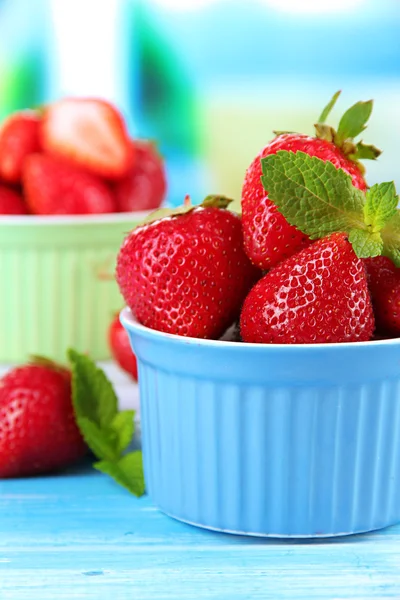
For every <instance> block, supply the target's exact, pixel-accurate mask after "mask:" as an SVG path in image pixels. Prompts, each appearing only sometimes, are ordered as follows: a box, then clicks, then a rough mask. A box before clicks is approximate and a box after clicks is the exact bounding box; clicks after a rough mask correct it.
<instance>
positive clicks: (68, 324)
mask: <svg viewBox="0 0 400 600" xmlns="http://www.w3.org/2000/svg"><path fill="white" fill-rule="evenodd" d="M146 214H147V213H139V212H138V213H119V214H109V215H95V216H94V215H88V216H62V217H59V216H57V217H56V216H55V217H53V216H46V217H33V216H26V217H25V216H23V217H20V216H12V217H11V216H10V217H8V216H0V281H1V294H0V332H1V336H0V363H10V364H12V363H18V362H21V361H24V360H26V358H27V356H28V355H29V354H43V355H45V356H48V357H50V358H53V359H56V360H65V352H66V349H67V348H69V347H74V348H76V349H77V350H80V351H83V352H89V353H90V354H91V356H92V357H93V358H94V359H105V358H108V356H109V350H108V347H107V338H106V332H107V328H108V325H109V323H110V321H111V319H112V316H113V314H115V313H116V312H119V311H120V309H121V306H122V305H123V301H122V298H121V296H120V293H119V290H118V287H117V285H116V283H115V281H114V280H113V272H114V263H115V257H116V255H117V252H118V249H119V247H120V245H121V243H122V241H123V239H124V236H125V234H126V233H127V232H128V231H129V230H131V229H132V228H133V227H134V226H135V225H136V224H137V223H138V222H140V221H141V220H142V219H143V218H144V216H145V215H146Z"/></svg>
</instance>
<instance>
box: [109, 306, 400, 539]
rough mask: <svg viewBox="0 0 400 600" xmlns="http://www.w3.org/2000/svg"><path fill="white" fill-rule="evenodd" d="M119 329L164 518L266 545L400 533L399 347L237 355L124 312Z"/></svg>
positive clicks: (248, 348)
mask: <svg viewBox="0 0 400 600" xmlns="http://www.w3.org/2000/svg"><path fill="white" fill-rule="evenodd" d="M121 320H122V323H123V325H124V326H125V328H126V329H127V331H128V333H129V336H130V339H131V344H132V347H133V349H134V351H135V353H136V355H137V357H138V364H139V382H140V383H139V385H140V400H141V418H142V436H143V453H144V468H145V477H146V486H147V490H148V493H149V494H150V496H151V497H152V499H153V500H154V502H155V504H156V505H157V506H158V507H159V508H160V509H161V510H162V511H164V512H165V513H167V514H168V515H170V516H173V517H175V518H177V519H180V520H182V521H186V522H188V523H191V524H193V525H198V526H201V527H206V528H210V529H215V530H219V531H224V532H231V533H240V534H246V535H259V536H271V537H323V536H337V535H346V534H352V533H359V532H365V531H371V530H374V529H380V528H382V527H386V526H387V525H391V524H393V523H396V522H398V521H400V340H385V341H374V342H363V343H354V344H349V343H346V344H316V345H292V346H291V345H287V346H284V345H259V344H240V343H232V342H220V341H209V340H196V339H192V338H184V337H178V336H173V335H168V334H163V333H160V332H157V331H153V330H151V329H148V328H146V327H143V326H142V325H139V324H138V323H137V322H136V321H135V320H134V318H133V317H132V315H131V313H130V311H129V310H128V309H125V310H124V311H123V312H122V315H121Z"/></svg>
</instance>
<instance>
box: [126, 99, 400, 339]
mask: <svg viewBox="0 0 400 600" xmlns="http://www.w3.org/2000/svg"><path fill="white" fill-rule="evenodd" d="M337 97H338V94H336V95H335V97H334V98H333V99H332V101H331V102H330V104H329V105H328V106H327V107H326V108H325V110H324V112H323V113H322V115H321V117H320V119H319V120H318V123H317V125H316V130H317V134H316V136H314V137H312V136H306V135H301V134H297V133H279V134H278V135H277V136H276V137H275V138H274V139H273V141H272V142H270V143H269V144H268V145H267V146H266V147H265V148H264V149H263V150H262V152H261V153H260V154H259V155H258V156H257V157H256V158H255V159H254V161H253V162H252V164H251V165H250V167H249V168H248V170H247V172H246V176H245V180H244V184H243V190H242V216H240V215H237V214H234V213H233V212H230V211H229V210H226V208H227V206H228V204H229V200H228V199H226V198H223V197H217V196H215V197H213V196H211V197H208V198H206V200H205V202H204V203H203V204H202V205H201V206H198V207H193V206H190V205H188V204H186V205H185V206H183V207H182V208H181V209H180V210H178V211H175V212H171V213H170V214H167V215H166V214H165V212H162V213H161V212H156V213H154V215H153V217H152V219H150V221H149V220H148V221H147V222H145V223H144V224H142V225H140V226H138V227H137V228H136V229H134V230H133V231H132V232H131V233H130V234H129V235H128V236H127V238H126V239H125V241H124V243H123V245H122V247H121V249H120V252H119V256H118V260H117V270H116V277H117V282H118V284H119V287H120V290H121V293H122V295H123V296H124V299H125V301H126V303H127V305H128V306H129V307H130V309H131V311H132V313H133V315H134V316H135V317H136V318H137V320H138V321H139V322H140V323H142V324H143V325H145V326H147V327H149V328H152V329H156V330H159V331H163V332H166V333H170V334H176V335H181V336H189V337H195V338H207V339H219V338H220V337H221V336H222V335H223V334H224V332H225V331H226V329H227V328H229V327H230V326H231V325H232V324H234V323H235V322H236V323H237V324H239V326H240V339H241V341H243V342H254V343H279V344H294V343H300V344H310V343H325V342H333V343H337V342H356V341H367V340H371V339H372V338H373V336H374V335H384V336H397V335H399V334H400V269H399V268H398V267H396V266H395V265H394V263H393V262H392V260H391V259H390V258H388V257H386V256H379V254H380V253H381V252H382V249H381V248H380V246H379V244H380V243H381V241H380V238H379V234H378V233H377V231H378V230H375V229H373V227H372V226H371V225H368V224H366V225H365V224H361V225H360V227H361V228H364V229H362V231H361V233H360V231H358V232H357V231H356V233H355V234H353V233H351V235H349V231H344V230H343V229H341V228H340V225H338V228H337V229H335V227H333V229H331V230H329V231H330V233H329V235H321V236H320V237H319V238H318V236H315V235H314V236H313V239H310V237H309V236H308V235H307V234H306V233H305V232H304V231H302V230H301V229H300V228H298V227H295V226H294V225H293V224H290V223H289V222H288V220H287V218H285V216H284V215H283V214H282V212H283V211H281V210H279V209H278V206H277V205H276V203H274V201H273V199H271V197H270V196H269V193H268V191H266V189H265V186H264V185H263V181H262V160H263V159H265V158H266V157H270V156H273V155H276V154H277V153H278V155H277V156H280V155H283V156H284V158H288V159H289V160H290V159H291V157H293V156H294V155H296V154H297V153H300V154H299V155H298V157H299V156H302V157H315V159H319V160H317V161H316V163H317V167H318V165H322V168H323V169H325V166H326V165H325V164H326V163H331V165H329V167H330V168H331V171H329V169H327V172H330V173H331V174H332V171H333V172H334V173H339V172H340V176H341V177H342V178H343V181H341V184H343V187H344V189H345V191H346V193H347V194H348V195H349V197H351V195H352V189H353V190H354V189H356V192H354V194H356V195H357V194H358V196H357V198H358V201H359V200H360V197H361V202H364V200H365V198H368V193H367V184H366V181H365V179H364V167H363V166H362V165H361V163H360V162H359V160H360V159H362V158H371V159H374V158H376V157H377V156H378V155H379V153H380V151H378V150H377V149H376V148H374V147H373V146H367V145H365V144H363V142H358V143H356V142H355V141H354V137H355V136H356V135H358V134H359V133H360V132H361V131H363V129H365V122H366V121H367V120H368V118H369V115H370V112H371V109H372V102H371V101H369V102H365V103H357V105H354V106H353V107H352V108H351V109H349V110H348V111H347V112H346V113H345V115H344V116H343V117H342V120H341V122H340V123H339V128H338V131H337V132H336V131H335V130H334V129H333V128H332V127H329V126H327V125H325V123H324V121H325V118H326V117H327V115H328V113H329V112H330V110H331V108H332V107H333V104H334V102H335V101H336V99H337ZM298 157H297V158H298ZM315 159H313V160H315ZM332 164H333V165H334V167H336V169H334V168H332ZM313 165H314V163H313ZM337 170H339V171H337ZM276 173H277V176H279V171H276ZM345 174H346V175H345ZM285 177H286V178H287V180H288V181H291V183H292V184H293V185H294V183H293V182H294V181H295V177H297V178H298V179H297V180H298V188H299V191H298V192H296V194H295V195H296V196H297V197H298V200H299V203H298V207H299V208H298V211H300V210H304V211H305V210H306V208H304V206H303V204H304V203H303V204H302V193H303V191H304V188H305V187H307V185H308V183H310V177H311V185H314V186H317V187H318V177H319V176H318V175H313V173H312V170H311V171H310V170H309V171H308V172H307V173H305V174H304V177H302V173H300V174H299V172H297V173H296V174H294V175H293V177H292V173H285ZM291 177H292V179H291ZM282 185H283V184H282ZM296 185H297V184H296ZM335 185H336V183H335V184H332V189H333V193H336V192H335ZM387 185H388V184H382V186H387ZM329 186H330V181H329V178H328V180H327V187H329ZM275 187H276V190H278V191H277V196H279V193H280V189H279V186H275ZM281 187H282V186H281ZM283 187H284V186H283ZM326 189H327V188H326ZM326 189H325V187H324V188H323V190H322V192H321V197H323V196H324V194H325V193H326ZM385 189H386V188H385ZM388 189H389V188H388ZM393 189H394V186H393ZM281 191H282V190H281ZM378 192H379V190H378ZM378 192H376V195H379V193H380V192H379V193H378ZM282 193H284V190H283V192H282ZM382 194H383V192H382ZM383 195H384V194H383ZM339 196H340V194H339ZM363 198H364V200H363ZM325 200H326V198H323V199H322V203H323V201H325ZM328 200H329V199H328ZM386 200H387V198H386ZM392 200H393V201H394V202H395V203H396V202H397V196H396V197H393V199H392ZM392 200H391V201H392ZM335 201H337V200H335ZM335 201H334V202H335ZM334 202H333V203H334ZM354 202H355V201H354ZM392 203H393V202H392ZM317 208H318V207H317ZM296 210H297V209H296ZM390 210H391V211H392V212H393V211H394V212H396V210H395V208H393V207H392V208H391V209H390ZM364 212H365V211H364ZM378 212H379V211H378ZM392 212H391V213H390V214H392ZM397 212H398V211H397ZM289 213H290V209H289V210H288V211H287V214H289ZM317 213H318V211H316V212H314V213H313V212H312V211H311V212H310V213H309V214H308V215H307V218H308V222H309V223H311V224H312V223H313V222H314V221H315V220H316V219H317V216H318V215H317ZM361 214H362V208H361ZM388 215H389V213H387V215H386V216H385V217H384V218H385V219H386V218H388ZM398 216H399V215H398V214H395V215H394V219H396V218H397V217H398ZM350 217H351V218H353V216H352V215H350ZM350 217H349V219H350ZM381 217H382V215H381ZM377 218H378V217H377ZM382 219H383V217H382V218H381V220H382ZM354 220H355V217H354V218H353V221H354ZM342 221H343V220H342ZM337 222H338V223H339V224H340V222H341V221H340V215H339V217H338V220H337ZM382 222H383V220H382ZM366 223H368V222H367V221H366ZM356 224H357V223H356ZM393 227H394V225H393ZM323 229H324V228H323V225H322V230H323ZM389 229H390V228H389ZM392 229H393V228H392ZM391 231H392V230H391ZM352 236H353V237H354V239H355V240H358V241H359V240H360V236H365V238H368V240H369V243H375V246H374V248H378V247H379V248H380V249H378V250H373V251H371V253H365V245H364V254H363V251H362V248H361V250H359V249H358V250H357V252H358V254H357V253H356V252H355V250H354V248H353V245H352V243H351V241H349V239H350V238H352ZM374 236H375V237H374ZM378 238H379V239H378ZM399 239H400V238H399ZM371 240H372V241H371ZM376 244H377V245H376ZM359 245H360V244H359ZM361 246H362V244H361ZM392 251H393V252H392V253H394V254H393V255H395V253H396V250H393V249H392ZM366 257H370V258H366Z"/></svg>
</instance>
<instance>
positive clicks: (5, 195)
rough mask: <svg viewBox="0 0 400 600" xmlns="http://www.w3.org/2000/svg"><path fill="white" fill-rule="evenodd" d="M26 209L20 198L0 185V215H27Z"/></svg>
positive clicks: (17, 194)
mask: <svg viewBox="0 0 400 600" xmlns="http://www.w3.org/2000/svg"><path fill="white" fill-rule="evenodd" d="M27 214H28V209H27V206H26V204H25V202H24V201H23V199H22V196H21V195H20V194H19V193H18V192H16V191H15V190H12V189H10V188H8V187H6V186H4V185H0V215H27Z"/></svg>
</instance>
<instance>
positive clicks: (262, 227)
mask: <svg viewBox="0 0 400 600" xmlns="http://www.w3.org/2000/svg"><path fill="white" fill-rule="evenodd" d="M279 150H287V151H292V152H298V151H301V152H305V153H306V154H309V155H310V156H316V157H318V158H320V159H321V160H323V161H328V160H329V161H330V162H331V163H333V164H334V165H335V167H336V168H338V169H339V168H340V169H343V170H344V171H345V172H346V173H348V174H349V175H350V176H351V178H352V181H353V185H354V186H355V187H357V188H359V189H360V190H362V191H365V189H366V184H365V181H364V178H363V176H362V174H361V172H360V170H359V168H358V167H357V165H356V164H355V163H354V162H352V161H351V160H349V159H348V158H347V157H346V156H345V154H344V153H343V152H342V150H341V149H340V148H338V147H337V146H335V145H334V144H333V143H331V142H327V141H326V140H323V139H318V138H313V137H309V136H306V135H300V134H282V135H279V136H277V137H276V138H275V139H274V140H273V141H272V142H271V143H270V144H268V145H267V146H266V147H265V148H264V149H263V150H262V151H261V153H260V154H259V155H258V156H257V157H256V158H255V159H254V161H253V162H252V164H251V165H250V167H249V168H248V170H247V172H246V176H245V180H244V184H243V189H242V213H243V216H242V218H243V235H244V244H245V250H246V252H247V255H248V256H249V258H250V259H251V261H252V262H253V263H254V264H255V265H257V266H258V267H260V268H261V269H263V270H268V269H271V268H272V267H274V266H276V265H277V264H278V263H279V262H281V261H282V260H284V259H285V258H288V257H289V256H291V255H292V254H294V253H295V252H298V251H299V250H301V249H302V248H305V247H306V246H308V245H309V244H310V243H311V242H310V240H309V238H308V237H307V236H306V235H304V234H303V233H302V232H301V231H299V230H298V229H296V227H294V226H293V225H290V224H289V223H288V222H287V221H286V219H285V217H284V216H283V215H282V214H281V213H280V212H279V211H278V209H277V208H276V206H275V205H274V204H273V203H272V201H271V200H270V199H269V198H268V193H267V192H266V191H265V190H264V188H263V186H262V183H261V176H262V171H261V158H264V157H265V156H268V155H270V154H276V152H278V151H279Z"/></svg>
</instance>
